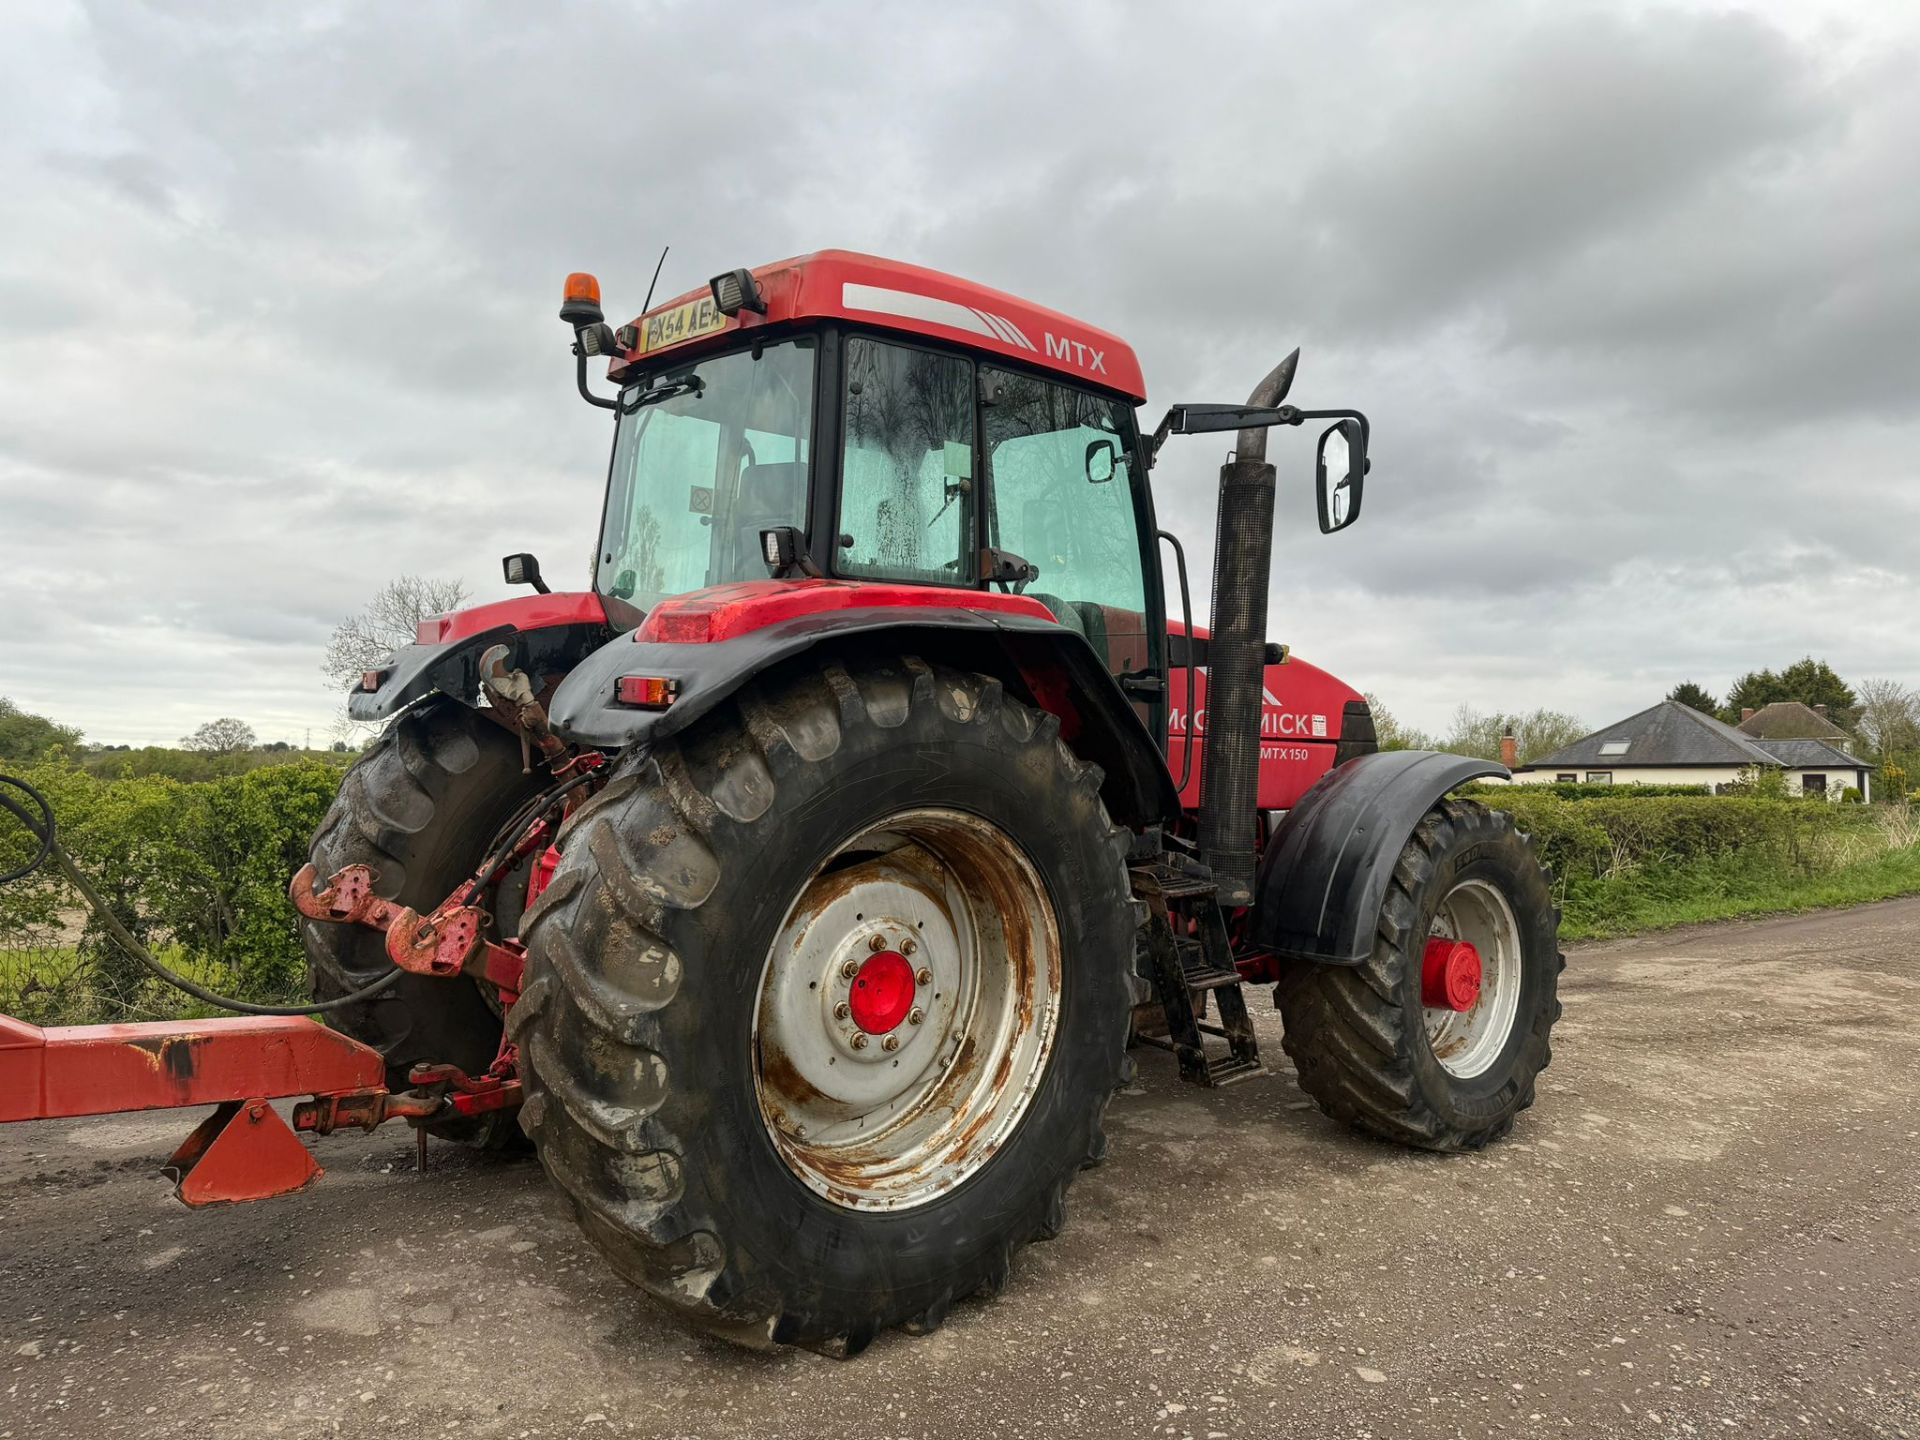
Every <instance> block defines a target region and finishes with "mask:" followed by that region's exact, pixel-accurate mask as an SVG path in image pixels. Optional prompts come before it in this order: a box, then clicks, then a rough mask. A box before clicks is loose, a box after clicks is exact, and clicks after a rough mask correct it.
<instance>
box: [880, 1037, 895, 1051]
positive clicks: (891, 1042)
mask: <svg viewBox="0 0 1920 1440" xmlns="http://www.w3.org/2000/svg"><path fill="white" fill-rule="evenodd" d="M880 1048H881V1049H882V1050H898V1049H899V1048H900V1037H899V1036H898V1035H889V1036H887V1038H886V1039H884V1040H882V1041H881V1042H880Z"/></svg>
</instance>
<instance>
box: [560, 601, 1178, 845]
mask: <svg viewBox="0 0 1920 1440" xmlns="http://www.w3.org/2000/svg"><path fill="white" fill-rule="evenodd" d="M646 633H647V632H646V630H645V629H644V628H643V629H641V630H637V631H635V632H633V634H632V635H629V636H621V637H620V638H619V639H616V640H613V641H611V642H610V643H608V644H606V645H604V646H602V647H601V648H600V649H599V650H597V651H595V652H594V653H593V654H592V655H590V656H588V657H587V658H586V659H585V660H584V661H583V662H582V663H581V664H580V665H579V667H578V668H576V669H575V670H574V671H573V673H572V674H570V675H569V676H567V678H566V679H565V680H564V681H563V682H562V683H561V685H560V688H559V689H558V690H557V691H556V692H555V693H554V696H553V702H552V704H551V705H550V706H549V707H548V714H549V715H550V717H551V719H552V722H553V729H554V733H555V734H557V735H559V736H560V737H561V738H562V739H564V740H568V741H570V742H572V743H573V744H576V745H586V746H591V747H593V748H595V749H602V750H616V749H628V748H630V747H632V746H635V745H643V744H650V743H652V742H654V741H658V740H663V739H666V738H667V737H668V736H671V735H675V734H678V733H679V732H680V731H682V730H685V729H686V728H687V727H688V726H690V725H692V724H693V723H694V722H695V721H696V720H698V719H699V718H700V717H701V716H702V715H705V714H706V713H707V712H708V711H710V710H712V709H713V708H714V707H715V706H716V705H718V704H720V703H721V702H722V701H724V700H725V699H726V698H727V697H728V696H730V695H732V694H733V693H734V692H735V691H737V690H739V689H740V687H741V686H743V685H745V684H746V683H747V682H748V681H749V680H751V679H752V678H753V677H754V676H755V675H758V674H760V673H762V672H763V671H766V670H768V669H770V668H772V667H774V666H777V665H781V664H785V663H788V662H791V661H793V660H796V659H797V658H799V657H801V656H804V655H807V654H809V652H818V653H817V654H816V656H815V659H816V663H821V664H824V663H825V662H826V661H827V660H828V659H830V658H831V657H832V655H833V654H834V653H836V652H843V651H846V650H850V649H860V648H864V649H866V650H868V651H871V650H873V649H875V648H885V649H887V650H891V651H893V652H895V653H898V654H908V655H918V656H920V657H922V658H923V659H927V660H937V661H941V662H943V663H947V664H952V665H957V666H961V667H964V668H969V669H975V670H979V671H982V672H984V673H987V674H992V675H996V676H997V677H998V678H1000V679H1001V681H1002V683H1004V684H1006V685H1007V686H1008V689H1009V691H1010V692H1011V693H1014V694H1017V695H1019V696H1021V698H1022V699H1025V700H1027V701H1029V702H1030V703H1032V704H1035V705H1038V706H1039V707H1041V708H1043V709H1046V710H1049V711H1051V712H1053V713H1054V714H1056V715H1058V716H1059V717H1060V721H1061V736H1062V738H1063V739H1064V740H1065V741H1066V742H1067V744H1068V745H1069V747H1071V748H1072V749H1073V750H1074V752H1075V753H1076V754H1078V755H1079V756H1081V758H1083V759H1088V760H1092V761H1093V762H1094V763H1095V764H1097V765H1099V766H1100V767H1101V770H1102V771H1103V772H1104V777H1105V778H1104V780H1103V782H1102V790H1101V796H1102V799H1103V800H1105V801H1106V805H1107V810H1108V813H1109V814H1111V815H1112V816H1113V818H1114V819H1115V820H1117V821H1119V822H1120V823H1121V824H1123V825H1130V826H1136V827H1137V826H1144V825H1151V824H1161V823H1169V822H1171V821H1172V820H1173V819H1174V818H1175V817H1177V816H1178V815H1179V813H1180V797H1179V795H1178V793H1177V792H1176V791H1175V789H1174V784H1173V777H1172V776H1171V775H1169V774H1168V773H1167V767H1166V763H1165V760H1164V758H1163V757H1162V756H1161V754H1160V751H1159V748H1158V747H1157V746H1155V744H1154V743H1153V740H1152V737H1151V736H1149V734H1148V733H1147V728H1146V726H1145V725H1143V724H1142V723H1141V721H1140V717H1139V715H1138V714H1137V713H1136V712H1135V711H1134V709H1133V706H1132V705H1131V704H1129V703H1128V701H1127V699H1126V697H1125V696H1124V695H1123V694H1121V692H1120V688H1119V686H1118V685H1117V684H1115V682H1114V679H1113V677H1112V675H1110V674H1109V673H1108V671H1107V668H1106V666H1105V664H1104V663H1103V662H1102V661H1101V660H1100V658H1099V656H1097V655H1096V654H1095V653H1094V651H1093V649H1092V647H1091V646H1089V645H1088V644H1087V642H1086V640H1085V639H1083V638H1082V637H1081V636H1080V635H1078V634H1076V633H1075V632H1074V631H1072V630H1069V629H1067V628H1066V627H1065V626H1063V625H1060V624H1057V623H1054V622H1051V621H1047V620H1041V619H1038V618H1035V617H1032V616H1029V615H1024V614H1016V613H1007V612H1005V611H989V610H981V609H967V608H962V607H958V606H955V607H952V608H946V607H932V606H925V605H921V606H916V607H914V608H912V609H911V610H903V609H901V608H899V607H894V606H884V607H880V606H876V607H871V608H861V607H855V608H848V609H841V610H831V611H820V612H815V613H811V614H806V615H800V616H797V617H795V618H792V619H788V620H783V621H779V622H776V623H774V624H770V625H765V626H762V627H760V628H758V629H752V630H747V631H745V632H744V633H739V634H732V635H729V636H728V637H727V638H725V639H716V640H708V641H704V642H701V643H691V644H689V643H680V642H672V641H660V640H647V639H643V638H641V637H642V636H643V635H645V634H646ZM624 675H642V676H654V677H659V678H662V679H667V680H671V681H674V682H675V683H676V684H677V686H678V691H677V694H676V697H675V699H674V700H673V702H672V703H671V704H670V705H668V706H667V707H666V708H665V709H663V710H644V709H636V708H633V707H630V706H626V705H621V704H620V703H618V701H617V700H616V699H615V695H614V687H615V684H616V683H617V682H618V681H619V679H620V678H621V677H622V676H624Z"/></svg>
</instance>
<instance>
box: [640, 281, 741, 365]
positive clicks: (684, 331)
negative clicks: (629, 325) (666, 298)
mask: <svg viewBox="0 0 1920 1440" xmlns="http://www.w3.org/2000/svg"><path fill="white" fill-rule="evenodd" d="M726 328H727V317H726V315H725V313H724V312H723V311H722V310H721V309H720V307H719V306H718V305H716V304H714V303H713V297H712V296H711V295H702V296H701V297H700V298H699V299H698V300H689V301H687V303H686V304H684V305H676V306H674V307H673V308H672V309H671V310H662V311H661V312H660V313H659V314H657V315H649V316H647V317H646V319H645V320H643V321H641V323H640V353H641V354H642V355H648V354H651V353H652V352H653V351H655V350H664V349H666V348H667V347H668V346H669V345H678V344H680V343H681V342H682V341H684V340H695V339H698V338H699V337H700V336H702V335H711V334H713V332H714V331H716V330H724V329H726Z"/></svg>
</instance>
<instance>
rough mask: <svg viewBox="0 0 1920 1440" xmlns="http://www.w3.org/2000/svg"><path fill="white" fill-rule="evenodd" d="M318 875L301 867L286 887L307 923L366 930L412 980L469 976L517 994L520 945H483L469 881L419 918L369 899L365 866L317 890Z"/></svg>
mask: <svg viewBox="0 0 1920 1440" xmlns="http://www.w3.org/2000/svg"><path fill="white" fill-rule="evenodd" d="M316 874H317V872H316V871H315V870H314V868H313V866H312V864H311V863H309V864H306V865H303V866H301V867H300V870H299V873H298V874H296V875H295V876H294V877H293V881H292V883H291V884H290V885H288V886H287V898H288V899H290V900H291V901H292V902H293V908H294V909H296V910H298V911H299V912H300V913H301V914H302V915H304V916H306V918H307V919H309V920H319V921H324V922H328V923H331V924H338V925H365V926H367V927H368V928H369V929H372V930H379V931H382V932H383V933H384V934H385V935H386V937H387V958H388V959H390V960H392V961H393V963H394V964H395V965H398V966H399V967H400V968H401V969H402V970H407V971H411V972H412V973H413V974H415V975H433V976H437V977H439V978H442V979H445V978H446V977H448V976H452V975H460V974H471V975H477V976H479V977H480V978H482V979H484V980H487V981H489V982H490V983H492V984H494V985H497V986H498V987H499V988H500V989H501V990H502V991H505V992H508V993H511V994H516V995H517V994H518V993H519V991H520V979H521V975H522V974H523V972H524V971H525V968H526V953H525V951H523V950H522V949H521V948H520V945H519V942H517V941H507V942H505V943H501V942H496V941H492V940H487V939H485V938H483V937H482V935H481V933H480V932H481V931H482V929H483V928H484V927H485V926H486V923H487V912H486V911H484V910H482V909H481V908H480V907H479V906H477V905H469V904H467V903H466V902H467V900H468V899H470V898H471V896H472V894H473V889H474V886H473V884H472V882H471V881H469V882H468V883H467V884H465V885H462V886H461V887H460V888H459V889H458V890H456V891H454V892H453V894H451V895H449V896H448V897H447V898H446V899H445V900H444V901H442V902H441V904H440V905H439V906H438V908H436V909H435V910H434V912H433V913H432V914H431V915H422V914H421V913H420V912H419V911H418V910H415V909H413V908H412V907H410V906H406V905H400V904H397V903H395V902H394V901H392V900H388V899H385V898H383V897H381V896H379V895H376V894H374V893H373V883H374V878H375V877H374V873H373V871H372V870H370V869H369V868H368V867H367V866H365V865H349V866H347V867H346V868H345V869H344V870H341V871H338V872H337V873H335V874H334V875H333V876H332V877H331V878H329V879H328V881H327V882H326V884H325V885H324V886H321V887H320V888H318V889H316V888H315V887H314V882H315V879H316Z"/></svg>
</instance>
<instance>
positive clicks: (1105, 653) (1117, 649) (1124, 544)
mask: <svg viewBox="0 0 1920 1440" xmlns="http://www.w3.org/2000/svg"><path fill="white" fill-rule="evenodd" d="M980 389H981V395H982V405H983V408H982V411H981V413H982V416H983V417H984V423H983V425H982V430H983V433H984V435H985V438H986V448H987V464H988V477H989V480H990V486H989V494H990V495H991V496H992V504H991V508H990V510H989V513H988V516H987V522H988V524H987V534H988V540H987V543H988V544H990V545H993V546H994V547H996V548H997V549H1001V550H1010V551H1012V552H1013V553H1014V554H1016V555H1018V556H1019V557H1020V558H1021V559H1023V560H1026V561H1028V562H1029V563H1031V564H1033V565H1035V566H1037V567H1038V568H1039V571H1040V575H1039V578H1038V579H1036V580H1034V581H1033V582H1032V583H1031V584H1029V585H1028V586H1027V589H1026V593H1027V594H1029V595H1031V596H1032V597H1033V598H1034V599H1036V600H1038V601H1040V602H1041V603H1042V604H1044V605H1045V606H1046V607H1047V608H1048V609H1049V610H1051V611H1053V613H1054V615H1055V616H1056V617H1058V619H1059V621H1060V623H1061V624H1063V625H1065V626H1066V627H1067V628H1068V629H1070V630H1074V631H1077V632H1078V633H1079V634H1081V635H1083V636H1085V637H1086V639H1087V642H1088V643H1089V644H1091V645H1092V646H1093V648H1094V651H1095V652H1096V653H1097V654H1099V655H1100V656H1101V657H1102V658H1104V659H1105V660H1106V661H1107V664H1108V667H1109V668H1110V669H1111V670H1112V671H1113V672H1114V673H1115V674H1119V673H1121V672H1123V671H1127V670H1139V669H1144V668H1146V667H1148V666H1149V665H1151V664H1154V663H1155V662H1156V660H1157V656H1153V655H1150V654H1149V652H1148V646H1147V640H1148V632H1147V623H1146V611H1147V583H1146V571H1145V560H1144V558H1143V552H1142V547H1141V543H1140V540H1141V537H1140V525H1139V515H1140V509H1139V503H1138V500H1137V498H1136V496H1135V494H1134V486H1135V484H1136V483H1141V482H1140V477H1136V476H1135V474H1134V468H1135V467H1134V464H1133V457H1134V446H1133V424H1132V421H1133V416H1132V413H1131V412H1130V411H1129V410H1128V409H1127V408H1126V407H1125V406H1124V405H1122V404H1120V403H1119V402H1118V401H1115V400H1110V399H1108V398H1106V397H1105V396H1102V395H1095V394H1092V393H1090V392H1088V391H1085V390H1076V389H1072V388H1070V387H1068V386H1065V385H1056V384H1053V383H1052V382H1050V381H1047V380H1041V379H1038V378H1037V377H1035V376H1032V375H1025V374H1019V373H1016V372H1013V371H1007V370H995V369H991V368H983V369H982V371H981V386H980Z"/></svg>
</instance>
